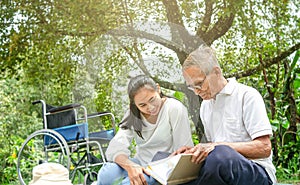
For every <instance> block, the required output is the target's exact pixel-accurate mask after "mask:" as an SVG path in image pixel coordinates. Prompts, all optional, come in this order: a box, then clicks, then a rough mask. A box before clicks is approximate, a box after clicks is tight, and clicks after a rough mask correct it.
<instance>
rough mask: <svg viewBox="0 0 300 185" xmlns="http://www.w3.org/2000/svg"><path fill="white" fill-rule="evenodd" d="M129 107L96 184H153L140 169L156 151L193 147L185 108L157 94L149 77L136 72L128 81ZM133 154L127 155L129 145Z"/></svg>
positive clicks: (110, 146) (170, 151)
mask: <svg viewBox="0 0 300 185" xmlns="http://www.w3.org/2000/svg"><path fill="white" fill-rule="evenodd" d="M128 96H129V100H130V110H129V111H128V112H127V113H126V114H125V116H124V118H123V120H122V122H121V123H120V125H119V126H120V129H119V131H118V132H117V134H116V136H115V137H114V138H113V139H112V140H111V142H110V143H109V146H108V148H107V151H106V157H107V160H108V161H112V162H108V163H106V164H105V165H104V166H103V167H102V168H101V169H100V171H99V174H98V185H108V184H128V185H129V184H134V185H139V184H154V183H156V181H155V180H154V179H153V178H152V177H150V176H149V175H148V174H147V173H146V172H145V170H144V167H145V166H146V165H147V163H149V162H150V161H151V159H152V158H153V156H154V155H155V153H156V152H158V151H162V152H169V153H172V152H175V151H176V150H177V149H178V148H180V147H181V146H184V145H188V146H193V142H192V136H191V130H190V124H189V120H188V113H187V109H186V108H185V107H184V105H183V104H182V103H181V102H179V101H178V100H176V99H173V98H168V97H166V96H164V95H163V94H162V93H161V90H160V87H159V85H157V84H156V83H155V82H154V81H153V80H152V79H151V78H149V77H147V76H144V75H140V76H136V77H134V78H132V79H131V80H130V82H129V84H128ZM133 140H135V143H136V148H135V149H136V153H135V155H134V157H133V158H131V157H130V155H131V152H130V149H129V147H130V145H131V143H132V141H133Z"/></svg>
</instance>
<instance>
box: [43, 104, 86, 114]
mask: <svg viewBox="0 0 300 185" xmlns="http://www.w3.org/2000/svg"><path fill="white" fill-rule="evenodd" d="M80 106H81V104H79V103H74V104H69V105H64V106H61V107H54V108H51V109H49V110H48V112H49V113H56V112H61V111H66V110H69V109H75V108H78V107H80Z"/></svg>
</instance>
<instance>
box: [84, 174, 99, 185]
mask: <svg viewBox="0 0 300 185" xmlns="http://www.w3.org/2000/svg"><path fill="white" fill-rule="evenodd" d="M97 177H98V174H97V173H96V172H94V171H91V172H89V173H87V174H85V176H84V183H83V185H91V184H92V183H93V182H97Z"/></svg>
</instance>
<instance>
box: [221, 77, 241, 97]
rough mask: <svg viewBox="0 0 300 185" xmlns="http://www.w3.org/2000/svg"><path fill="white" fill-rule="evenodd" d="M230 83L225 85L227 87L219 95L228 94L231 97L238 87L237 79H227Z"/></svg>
mask: <svg viewBox="0 0 300 185" xmlns="http://www.w3.org/2000/svg"><path fill="white" fill-rule="evenodd" d="M227 81H228V83H227V84H226V85H225V87H224V88H223V89H222V90H221V91H220V93H219V94H227V95H231V94H232V92H233V90H234V88H235V86H236V83H237V81H236V79H235V78H234V77H233V78H228V79H227Z"/></svg>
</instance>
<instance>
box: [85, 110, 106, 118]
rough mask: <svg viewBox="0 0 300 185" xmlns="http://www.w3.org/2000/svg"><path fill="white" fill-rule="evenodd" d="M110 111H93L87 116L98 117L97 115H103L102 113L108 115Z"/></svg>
mask: <svg viewBox="0 0 300 185" xmlns="http://www.w3.org/2000/svg"><path fill="white" fill-rule="evenodd" d="M109 113H110V112H107V111H104V112H95V113H92V114H88V115H87V117H88V118H92V117H97V116H102V115H107V114H109Z"/></svg>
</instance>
